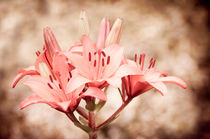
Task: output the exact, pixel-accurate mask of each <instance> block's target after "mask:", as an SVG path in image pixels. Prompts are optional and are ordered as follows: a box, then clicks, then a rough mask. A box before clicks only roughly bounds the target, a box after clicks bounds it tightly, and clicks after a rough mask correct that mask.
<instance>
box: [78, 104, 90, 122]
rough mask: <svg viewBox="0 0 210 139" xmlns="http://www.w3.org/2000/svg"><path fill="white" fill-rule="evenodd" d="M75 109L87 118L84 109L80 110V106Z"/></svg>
mask: <svg viewBox="0 0 210 139" xmlns="http://www.w3.org/2000/svg"><path fill="white" fill-rule="evenodd" d="M76 111H77V112H78V113H79V114H80V115H81V116H83V117H84V118H85V119H87V120H88V115H87V114H86V113H85V112H84V110H82V108H81V107H78V108H77V109H76Z"/></svg>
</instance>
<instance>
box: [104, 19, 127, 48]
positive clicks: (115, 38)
mask: <svg viewBox="0 0 210 139" xmlns="http://www.w3.org/2000/svg"><path fill="white" fill-rule="evenodd" d="M122 25H123V20H122V19H120V18H117V19H116V20H115V22H114V24H113V26H112V28H111V31H110V33H109V35H108V36H107V39H106V43H105V46H109V45H112V44H119V42H120V37H121V34H122Z"/></svg>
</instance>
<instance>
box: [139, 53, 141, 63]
mask: <svg viewBox="0 0 210 139" xmlns="http://www.w3.org/2000/svg"><path fill="white" fill-rule="evenodd" d="M141 60H142V54H140V57H139V65H141Z"/></svg>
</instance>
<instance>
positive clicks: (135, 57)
mask: <svg viewBox="0 0 210 139" xmlns="http://www.w3.org/2000/svg"><path fill="white" fill-rule="evenodd" d="M136 59H137V54H135V56H134V61H135V62H136Z"/></svg>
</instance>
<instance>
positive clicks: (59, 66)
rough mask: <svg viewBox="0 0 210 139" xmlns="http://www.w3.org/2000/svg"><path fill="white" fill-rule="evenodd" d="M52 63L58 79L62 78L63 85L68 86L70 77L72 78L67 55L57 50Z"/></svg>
mask: <svg viewBox="0 0 210 139" xmlns="http://www.w3.org/2000/svg"><path fill="white" fill-rule="evenodd" d="M52 65H53V72H54V75H55V76H56V78H57V79H59V80H60V83H61V86H62V87H63V88H66V85H67V83H68V79H70V78H71V77H70V76H71V75H70V73H69V66H68V64H67V57H66V56H65V55H63V54H60V53H58V52H57V53H56V54H55V56H54V58H53V63H52Z"/></svg>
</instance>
